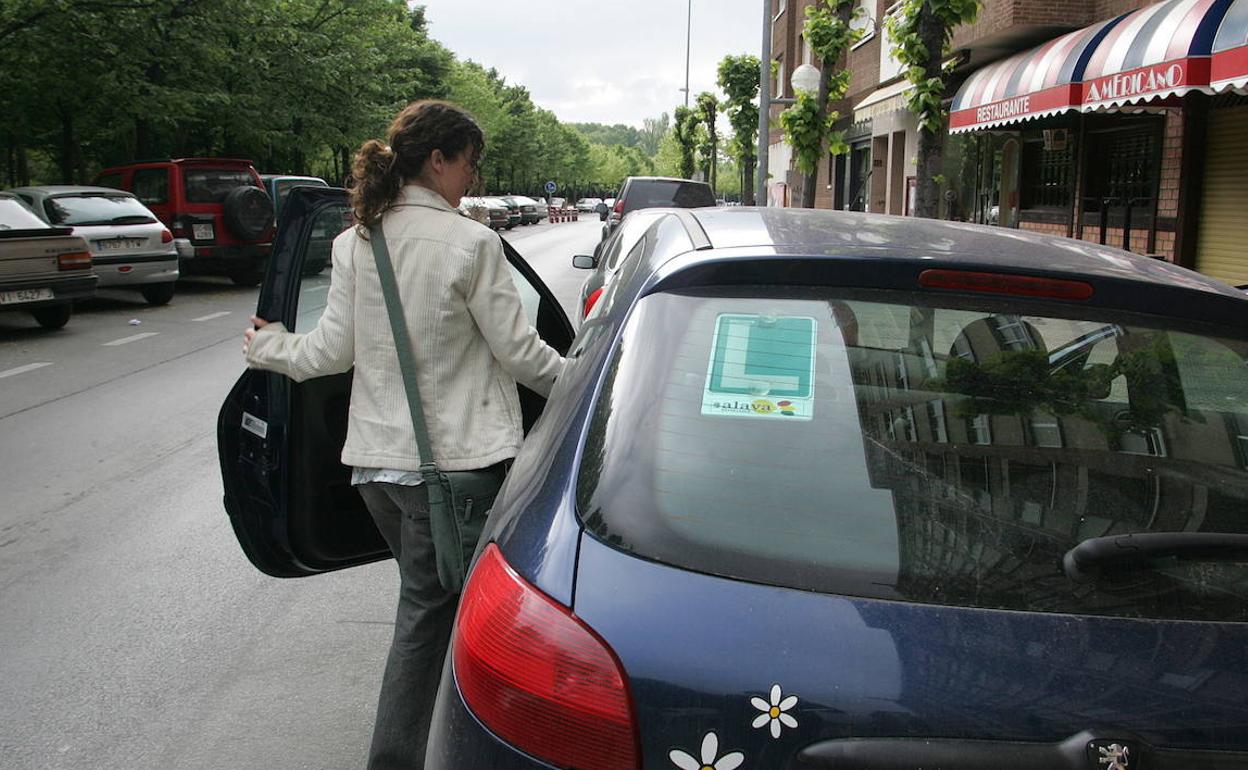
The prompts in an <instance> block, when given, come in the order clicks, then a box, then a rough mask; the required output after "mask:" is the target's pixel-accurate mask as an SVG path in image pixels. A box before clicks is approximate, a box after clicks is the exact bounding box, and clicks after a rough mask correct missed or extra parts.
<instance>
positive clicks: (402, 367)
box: [368, 223, 447, 509]
mask: <svg viewBox="0 0 1248 770" xmlns="http://www.w3.org/2000/svg"><path fill="white" fill-rule="evenodd" d="M368 233H369V242H370V243H372V245H373V257H374V258H375V259H376V260H377V275H378V277H379V278H380V279H381V293H382V294H383V295H384V296H385V298H386V314H387V315H388V316H390V331H391V332H392V333H393V334H394V347H395V352H397V353H398V355H399V371H400V372H402V373H403V385H404V387H405V388H406V390H407V408H408V410H409V411H410V412H411V413H412V428H414V429H415V431H416V449H417V451H419V452H420V476H421V478H422V479H424V482H425V486H426V487H427V488H428V492H429V507H430V508H431V509H432V508H434V507H436V506H440V505H443V504H445V503H446V502H447V501H446V499H445V492H444V490H443V489H442V479H441V474H440V473H439V472H438V465H437V463H436V462H434V459H433V447H431V446H430V445H429V431H428V430H427V429H426V428H425V409H424V406H422V405H421V402H420V387H419V386H418V385H417V384H416V360H415V358H413V357H412V341H411V338H410V337H408V334H407V322H406V320H405V319H404V317H403V303H402V301H401V300H400V299H399V284H398V281H397V280H395V277H394V264H393V263H392V262H391V261H390V249H389V248H387V247H386V236H385V235H384V234H383V233H382V232H381V224H380V223H378V224H375V225H373V226H372V227H370V228H369V230H368Z"/></svg>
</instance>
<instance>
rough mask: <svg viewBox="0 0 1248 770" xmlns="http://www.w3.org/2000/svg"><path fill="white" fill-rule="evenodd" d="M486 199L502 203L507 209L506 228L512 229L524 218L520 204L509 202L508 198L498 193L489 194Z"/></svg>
mask: <svg viewBox="0 0 1248 770" xmlns="http://www.w3.org/2000/svg"><path fill="white" fill-rule="evenodd" d="M486 200H487V201H490V202H492V203H495V204H497V205H501V206H502V207H503V208H504V209H506V210H507V224H506V225H504V227H505V228H506V229H508V230H510V229H511V228H513V227H515V226H516V225H518V224H520V222H521V221H522V220H523V219H524V217H523V215H521V213H520V204H518V203H511V202H508V201H507V199H506V198H504V197H502V196H498V195H487V196H486Z"/></svg>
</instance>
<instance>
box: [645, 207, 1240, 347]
mask: <svg viewBox="0 0 1248 770" xmlns="http://www.w3.org/2000/svg"><path fill="white" fill-rule="evenodd" d="M662 211H664V212H666V213H667V214H669V215H671V216H672V217H674V218H676V219H678V220H680V221H681V223H682V224H683V225H684V228H683V230H684V235H683V236H676V235H674V233H675V232H679V229H677V230H676V231H673V230H670V229H669V230H667V231H666V232H667V233H668V235H662V234H660V236H659V237H657V238H656V241H655V245H654V246H652V247H650V248H648V249H647V250H646V256H645V257H644V258H643V259H644V261H645V262H644V264H642V265H639V268H640V269H638V270H636V271H634V272H633V273H632V277H631V278H630V283H635V284H636V286H635V288H636V289H637V290H640V291H642V292H643V293H652V292H654V291H662V290H667V289H675V288H679V287H682V286H697V285H702V286H707V285H726V284H759V283H764V284H765V283H794V282H796V283H812V284H824V285H838V286H845V287H847V288H848V287H860V288H877V289H892V290H898V289H901V290H918V289H920V284H919V283H918V280H919V276H920V274H921V273H922V272H923V271H924V270H929V269H951V270H965V271H971V272H976V271H978V272H993V273H996V272H999V273H1007V274H1016V275H1024V276H1034V277H1040V278H1055V279H1065V280H1075V281H1083V282H1086V283H1090V284H1092V286H1093V288H1094V296H1093V297H1092V298H1091V299H1090V300H1088V302H1089V303H1090V304H1091V305H1094V306H1099V307H1106V308H1117V309H1121V310H1127V311H1130V312H1143V313H1151V314H1157V315H1165V314H1170V315H1177V316H1180V317H1185V318H1189V319H1191V320H1199V321H1205V322H1209V323H1219V324H1231V325H1233V326H1234V327H1236V328H1239V327H1242V324H1243V318H1244V313H1245V310H1248V305H1245V304H1244V303H1245V302H1246V301H1248V297H1246V296H1245V294H1244V292H1242V291H1239V290H1237V289H1235V288H1233V287H1232V286H1230V285H1229V284H1224V283H1222V282H1220V281H1217V280H1215V279H1213V278H1210V277H1208V276H1204V275H1201V274H1199V273H1196V272H1194V271H1191V270H1187V269H1185V268H1182V267H1179V266H1176V265H1172V264H1170V263H1167V262H1164V261H1161V260H1157V259H1150V258H1148V257H1143V256H1140V255H1137V254H1132V253H1130V252H1127V251H1123V250H1121V249H1115V248H1111V247H1108V246H1100V245H1098V244H1094V243H1089V242H1086V241H1079V240H1075V239H1072V238H1063V237H1060V236H1053V235H1044V234H1041V233H1033V232H1028V231H1025V230H1014V229H1010V228H1002V227H994V226H990V225H975V224H969V223H965V222H947V221H943V220H934V219H920V218H915V217H901V216H888V215H884V214H867V213H861V212H850V211H830V210H826V209H790V208H770V207H768V208H757V207H741V206H734V207H706V208H700V209H676V208H665V209H662ZM651 227H653V228H656V230H655V232H656V233H663V232H664V230H663V228H664V227H665V226H664V225H663V224H662V223H661V222H655V223H653V224H652V225H651ZM777 262H784V263H786V264H784V265H782V266H781V265H777V264H776V263H777ZM1019 299H1020V300H1029V299H1030V298H1028V297H1019ZM1191 300H1196V301H1195V302H1191Z"/></svg>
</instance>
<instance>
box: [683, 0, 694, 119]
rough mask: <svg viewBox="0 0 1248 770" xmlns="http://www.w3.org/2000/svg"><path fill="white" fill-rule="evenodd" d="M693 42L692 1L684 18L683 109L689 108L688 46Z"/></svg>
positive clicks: (690, 0) (691, 0)
mask: <svg viewBox="0 0 1248 770" xmlns="http://www.w3.org/2000/svg"><path fill="white" fill-rule="evenodd" d="M692 40H693V0H689V6H688V13H687V15H686V17H685V107H686V108H687V107H688V106H689V44H690V42H691V41H692Z"/></svg>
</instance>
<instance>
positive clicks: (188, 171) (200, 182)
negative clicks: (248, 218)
mask: <svg viewBox="0 0 1248 770" xmlns="http://www.w3.org/2000/svg"><path fill="white" fill-rule="evenodd" d="M182 178H183V180H184V183H185V185H186V199H187V200H188V201H190V202H191V203H220V202H222V201H224V200H225V196H227V195H229V194H230V191H231V190H233V189H234V188H236V187H246V186H252V187H258V186H259V185H257V184H256V181H255V180H254V179H252V178H251V174H250V173H249V172H248V171H247V170H246V169H241V168H236V169H227V168H184V169H183V170H182Z"/></svg>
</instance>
